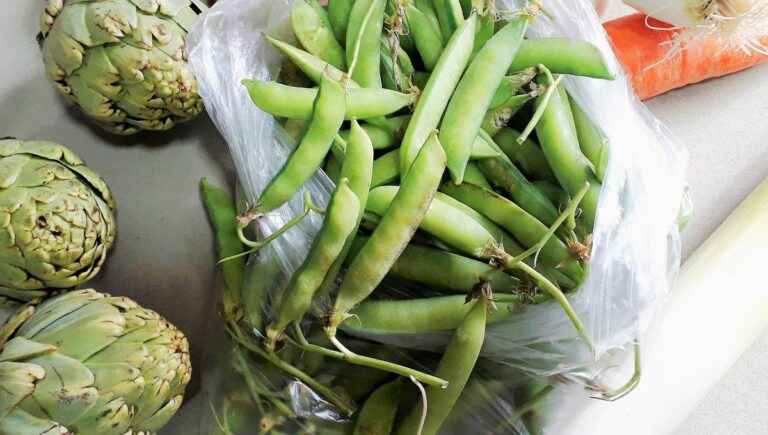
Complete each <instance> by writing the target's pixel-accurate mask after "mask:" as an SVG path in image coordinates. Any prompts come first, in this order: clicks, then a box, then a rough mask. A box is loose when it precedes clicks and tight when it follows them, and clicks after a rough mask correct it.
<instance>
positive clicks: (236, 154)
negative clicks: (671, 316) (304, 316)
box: [189, 0, 687, 433]
mask: <svg viewBox="0 0 768 435" xmlns="http://www.w3.org/2000/svg"><path fill="white" fill-rule="evenodd" d="M290 5H291V0H223V1H220V2H219V3H218V4H216V6H214V7H213V8H212V9H211V10H210V11H208V12H207V13H206V14H205V15H204V16H203V18H202V19H201V20H200V22H199V23H198V24H197V26H196V27H195V28H194V29H193V31H192V32H191V33H190V37H189V59H190V63H191V64H192V66H193V68H194V70H195V72H196V75H197V78H198V81H199V83H200V94H201V95H202V97H203V99H204V102H205V105H206V108H207V110H208V114H209V115H210V117H211V118H212V119H213V121H214V123H215V124H216V125H217V127H218V129H219V131H220V132H221V133H222V135H223V136H224V138H225V139H226V140H227V143H228V144H229V147H230V150H231V153H232V156H233V159H234V161H235V164H236V167H237V170H238V175H239V178H240V183H241V184H242V186H243V189H244V193H245V196H246V198H247V199H248V200H249V202H250V203H252V204H253V203H256V200H257V199H258V197H259V193H260V192H261V190H262V189H263V188H264V187H265V186H266V184H267V182H268V181H269V180H270V178H271V177H272V176H273V175H274V174H275V173H276V172H277V171H278V170H279V169H280V168H281V166H282V165H283V163H284V162H285V160H286V158H287V157H288V155H289V153H290V150H291V149H292V147H293V146H295V145H294V143H293V141H292V139H291V138H290V137H289V136H288V135H287V134H286V133H285V131H283V129H282V128H281V127H280V126H279V124H278V123H277V122H276V121H275V120H274V119H273V117H272V116H271V115H268V114H266V113H264V112H262V111H260V110H259V109H258V108H256V107H255V106H254V105H253V103H252V102H251V101H250V98H249V96H248V94H247V92H246V90H245V88H244V87H243V86H242V85H241V83H240V82H241V80H242V79H245V78H257V79H262V80H268V79H275V78H276V77H277V74H278V71H279V68H280V63H281V58H280V56H279V54H278V52H277V50H275V49H274V48H273V47H272V46H271V45H270V44H269V43H268V42H267V41H266V40H265V38H264V34H270V35H276V36H277V37H279V38H280V39H283V40H287V41H292V40H293V35H292V33H291V31H290V29H289V25H288V21H289V20H288V17H289V11H290ZM497 5H498V7H499V8H500V9H501V10H502V11H503V10H505V9H510V8H517V7H520V6H521V5H520V3H519V2H516V1H514V0H500V1H498V2H497ZM544 6H545V9H546V12H547V15H548V16H547V17H544V16H542V17H539V18H538V19H537V20H535V22H534V23H533V24H532V26H531V29H530V30H529V33H528V35H529V36H532V37H552V36H560V37H568V38H574V39H580V40H586V41H588V42H591V43H592V44H594V45H596V46H597V47H598V48H599V49H600V50H601V52H602V53H603V55H604V57H605V58H606V59H607V62H608V65H609V66H610V68H611V69H612V71H614V72H615V73H616V79H615V80H613V81H604V80H595V79H589V78H581V77H571V76H568V77H567V78H566V79H565V85H566V87H567V89H568V91H569V93H570V94H571V95H572V97H573V98H575V100H576V101H577V102H578V103H579V105H580V106H581V107H582V108H583V109H584V110H585V112H586V113H587V114H588V115H589V116H590V117H591V118H592V120H593V121H595V123H596V124H597V125H599V126H600V127H601V129H602V130H603V132H604V133H605V135H606V136H607V137H608V139H609V141H610V144H611V157H610V162H609V166H608V171H607V174H606V178H605V180H604V184H603V190H602V194H601V198H600V206H599V211H598V217H597V222H596V226H595V229H594V234H593V247H592V253H591V260H590V273H589V275H588V279H587V280H586V281H585V282H584V283H583V284H582V285H581V287H580V288H579V290H578V291H577V292H576V293H574V294H573V295H571V296H570V297H569V299H570V300H571V301H572V303H573V305H574V307H575V309H576V310H577V312H578V314H579V316H580V317H581V319H582V320H583V321H584V323H585V324H586V327H587V330H588V331H589V333H590V335H591V337H592V340H593V342H594V345H595V352H594V353H591V352H589V351H588V350H587V348H586V347H585V346H584V345H583V343H582V342H581V341H579V339H578V336H577V335H576V332H575V331H574V329H573V326H572V324H571V323H570V321H569V320H568V318H567V317H566V316H565V315H564V314H563V312H562V310H561V309H560V307H559V306H558V305H557V304H555V303H546V304H543V305H538V306H530V307H529V308H527V309H526V310H524V311H523V312H521V313H519V314H517V315H515V316H513V317H510V318H509V319H508V320H506V321H503V322H501V323H498V324H494V325H490V326H489V327H488V331H487V335H486V341H485V345H484V347H483V351H482V354H481V357H482V358H483V360H484V361H486V362H487V363H488V364H491V365H495V367H497V368H498V367H504V368H506V369H507V370H506V371H507V372H508V373H509V381H510V383H513V384H519V383H521V382H523V381H522V380H521V379H525V378H526V376H535V377H539V378H548V379H550V380H553V379H554V380H558V381H559V382H561V383H563V382H565V383H571V384H574V385H576V386H577V387H574V388H576V389H577V390H579V391H580V393H579V394H581V395H584V394H585V393H584V386H585V385H586V386H588V387H592V388H595V387H596V386H600V387H601V388H603V389H610V388H611V387H613V386H617V385H620V384H621V383H622V382H623V381H625V380H626V379H622V377H624V376H629V375H631V374H626V373H621V374H613V373H611V372H610V370H607V369H608V368H610V367H612V366H613V363H614V362H615V361H616V360H617V359H621V358H626V357H627V355H628V354H631V353H632V352H631V351H632V349H633V346H632V344H633V343H635V342H636V341H637V340H638V339H639V337H641V336H642V332H643V331H644V330H645V329H646V327H647V325H648V322H649V321H650V320H651V319H652V317H653V315H654V312H655V310H656V308H658V306H659V304H660V303H661V302H663V300H664V297H665V294H666V293H667V291H668V289H669V286H670V282H671V279H672V278H673V277H674V275H675V273H676V272H677V270H678V267H679V262H680V237H679V231H680V229H679V226H678V218H679V215H680V213H681V204H686V194H685V186H686V185H685V170H686V165H687V153H686V151H685V150H684V148H683V147H682V146H681V144H680V143H679V142H678V141H677V140H676V139H675V138H674V137H673V136H672V135H671V133H670V132H669V131H668V130H667V129H666V128H665V127H664V126H663V125H662V124H661V123H660V122H659V121H658V120H656V119H655V118H654V117H653V115H651V114H650V112H648V111H647V109H646V108H645V107H644V106H643V105H642V104H641V103H640V102H639V101H638V100H637V99H636V98H635V97H634V94H633V93H632V91H631V89H630V87H629V84H628V81H627V79H626V77H625V76H624V75H623V73H622V72H621V67H620V65H619V64H618V61H617V60H616V58H615V56H614V55H613V53H612V51H611V47H610V43H609V41H608V39H607V36H606V34H605V32H604V31H603V28H602V26H601V25H600V22H599V19H598V16H597V14H596V13H595V10H594V8H593V6H592V4H591V2H590V1H589V0H576V1H574V0H549V1H545V2H544ZM305 189H306V191H309V192H310V193H311V194H312V196H313V198H315V200H317V201H318V202H319V203H321V204H325V202H327V199H328V197H329V194H330V192H331V190H332V189H333V183H332V182H331V181H330V179H329V178H328V177H327V176H326V175H325V174H324V173H323V172H322V171H318V173H317V174H316V175H315V176H314V177H313V178H312V179H311V180H310V181H309V182H308V183H307V184H306V185H305ZM302 197H303V192H300V193H298V194H296V195H295V196H294V198H293V200H292V201H291V202H290V203H289V204H288V205H286V206H284V207H282V208H280V209H279V210H277V211H275V212H272V213H269V214H268V215H267V217H265V218H264V219H259V220H258V232H259V233H261V234H267V235H268V234H270V233H272V232H274V231H275V230H276V229H277V228H279V227H280V226H282V225H283V224H285V223H286V222H287V221H288V220H290V219H291V218H292V217H293V216H295V215H297V214H299V213H300V212H301V211H302V208H303V202H302ZM682 209H685V207H684V206H682ZM321 222H322V220H321V218H318V217H316V216H313V217H311V218H310V219H307V220H305V221H304V222H303V223H302V224H301V225H299V226H298V227H296V228H294V229H292V230H291V231H289V232H288V233H287V234H286V236H285V237H281V238H280V239H277V240H276V241H275V242H274V243H272V244H271V245H270V246H269V247H268V248H266V249H264V250H263V251H262V252H261V254H260V255H259V257H258V258H257V259H255V260H254V261H252V263H255V266H254V267H259V265H260V264H261V265H262V266H263V265H264V263H270V262H272V263H273V267H271V268H269V269H270V270H271V272H270V273H267V272H260V273H259V279H261V280H262V281H265V282H268V283H269V286H270V289H269V290H268V291H267V293H268V294H273V293H274V292H275V291H279V289H280V288H281V287H282V286H284V285H285V282H286V281H287V279H288V277H290V275H291V274H292V273H293V271H294V270H295V269H296V268H297V267H298V266H299V265H300V264H301V262H302V260H303V258H304V256H305V255H306V253H307V251H308V247H309V246H310V244H311V241H312V237H313V235H314V233H315V232H316V231H317V230H318V228H319V226H320V224H321ZM274 263H277V264H278V265H279V267H274ZM268 300H269V299H268V298H266V299H260V300H256V301H252V302H251V307H250V308H249V309H251V310H258V309H261V310H262V313H266V308H267V307H268ZM260 303H261V304H263V305H262V306H261V307H257V305H259V304H260ZM320 303H321V304H323V302H320ZM325 303H326V304H327V302H325ZM246 311H248V309H246ZM254 333H256V334H258V331H255V332H254ZM366 338H373V339H375V340H376V341H378V342H381V343H385V344H389V345H392V346H394V347H396V348H401V349H412V350H414V351H422V350H429V349H435V348H439V347H440V346H442V345H444V343H446V342H447V340H448V339H449V338H450V334H447V333H446V334H433V335H429V336H418V337H414V336H407V337H398V336H386V337H366ZM478 376H479V375H478ZM487 379H490V380H489V381H487V382H493V381H498V380H499V378H497V379H494V378H493V376H488V377H487ZM476 381H477V383H478V384H483V383H484V382H481V378H479V377H476ZM487 382H485V383H487ZM480 390H483V389H482V388H481V389H480ZM296 391H298V390H296ZM465 394H472V393H471V391H468V392H467V393H465ZM495 397H496V400H495V401H494V405H493V406H492V407H491V409H492V410H495V412H493V411H488V412H490V413H492V414H496V418H495V420H496V421H490V420H491V419H490V418H487V419H485V420H484V421H485V423H483V424H484V425H485V426H487V427H488V428H489V429H490V428H495V427H497V424H498V423H499V422H503V421H504V420H506V419H508V418H509V416H510V413H514V412H513V411H512V410H513V409H514V403H515V401H514V399H513V398H510V399H509V400H506V399H505V396H503V395H502V394H501V393H499V394H497V395H496V396H495ZM304 399H306V395H305V396H304V398H302V399H296V400H294V401H293V402H294V405H297V404H299V403H308V402H306V400H304ZM468 401H472V400H469V399H468ZM310 408H312V406H309V405H307V407H305V408H304V409H305V410H306V409H310ZM488 412H486V414H487V413H488ZM473 415H476V414H473ZM477 418H479V417H477ZM475 419H476V418H475ZM464 423H465V424H466V421H465V422H464ZM486 423H487V424H486ZM514 424H517V423H514ZM514 424H513V425H514ZM517 430H519V431H521V433H524V432H522V431H524V429H523V428H522V427H519V425H518V429H517ZM512 433H514V432H512Z"/></svg>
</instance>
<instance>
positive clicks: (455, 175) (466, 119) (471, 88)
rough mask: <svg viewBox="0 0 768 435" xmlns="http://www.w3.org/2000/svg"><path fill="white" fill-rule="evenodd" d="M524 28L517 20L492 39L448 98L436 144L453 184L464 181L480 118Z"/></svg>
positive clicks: (518, 19) (492, 95)
mask: <svg viewBox="0 0 768 435" xmlns="http://www.w3.org/2000/svg"><path fill="white" fill-rule="evenodd" d="M527 28H528V19H527V18H524V17H520V18H517V19H515V20H513V21H511V22H510V23H509V24H507V25H506V26H504V27H503V28H502V29H501V30H500V31H499V32H498V33H497V34H496V35H494V36H493V37H492V38H491V39H490V40H489V41H488V43H486V44H485V45H484V46H483V48H482V49H481V50H480V51H479V52H478V53H477V56H475V58H474V60H472V63H471V64H470V65H469V67H468V68H467V71H466V72H465V73H464V77H463V78H462V79H461V81H460V82H459V84H458V86H457V87H456V92H455V93H454V94H453V96H452V97H451V101H450V103H449V104H448V108H447V109H446V111H445V115H444V116H443V122H442V124H441V130H440V142H441V143H442V144H443V146H444V147H445V154H446V156H447V158H448V171H449V172H450V174H451V178H452V179H453V181H454V182H455V183H456V184H461V182H462V181H463V180H464V171H465V169H466V166H467V162H469V157H470V154H471V152H472V146H473V143H474V141H475V139H476V138H477V134H478V132H479V131H480V127H481V126H482V123H483V118H484V117H485V114H486V112H487V111H488V109H489V107H490V105H491V102H492V100H493V97H494V94H495V92H496V90H497V89H498V87H499V85H500V84H501V81H502V79H503V78H504V75H505V74H506V72H507V70H508V69H509V66H510V65H511V64H512V59H513V58H514V57H515V53H516V52H517V49H518V47H519V46H520V43H521V42H522V40H523V35H524V34H525V30H526V29H527Z"/></svg>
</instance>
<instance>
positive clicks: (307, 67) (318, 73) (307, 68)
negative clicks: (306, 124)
mask: <svg viewBox="0 0 768 435" xmlns="http://www.w3.org/2000/svg"><path fill="white" fill-rule="evenodd" d="M265 38H266V39H267V41H269V42H270V44H272V45H274V46H275V48H277V49H278V50H280V51H281V52H282V53H283V54H284V55H285V56H286V57H287V58H288V59H289V60H290V61H291V62H293V64H294V65H296V66H297V67H299V69H300V70H301V72H303V73H304V74H306V75H307V77H309V79H310V80H312V81H313V82H315V83H317V84H320V82H321V81H322V79H323V74H324V73H325V74H328V75H329V76H331V77H332V78H333V79H334V80H338V81H342V80H343V79H344V78H345V77H346V73H345V72H344V71H342V70H340V69H338V68H336V67H335V66H333V65H331V64H329V63H328V62H326V61H324V60H322V59H320V58H319V57H317V56H315V55H313V54H312V53H307V52H306V51H304V50H302V49H300V48H298V47H294V46H293V45H291V44H288V43H287V42H283V41H281V40H279V39H275V38H272V37H271V36H265ZM348 83H349V87H351V88H356V87H359V85H358V84H357V83H354V82H352V81H349V82H348Z"/></svg>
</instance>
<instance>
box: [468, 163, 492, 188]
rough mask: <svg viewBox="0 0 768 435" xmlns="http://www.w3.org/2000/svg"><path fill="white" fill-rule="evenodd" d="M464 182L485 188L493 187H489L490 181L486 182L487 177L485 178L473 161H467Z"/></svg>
mask: <svg viewBox="0 0 768 435" xmlns="http://www.w3.org/2000/svg"><path fill="white" fill-rule="evenodd" d="M464 182H466V183H471V184H474V185H476V186H482V187H485V188H486V189H493V187H491V183H489V182H488V179H487V178H485V175H483V172H482V171H481V170H480V168H479V167H478V166H477V164H476V163H474V162H469V164H468V165H467V170H466V172H465V173H464Z"/></svg>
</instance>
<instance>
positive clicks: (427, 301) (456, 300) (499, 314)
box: [344, 293, 524, 337]
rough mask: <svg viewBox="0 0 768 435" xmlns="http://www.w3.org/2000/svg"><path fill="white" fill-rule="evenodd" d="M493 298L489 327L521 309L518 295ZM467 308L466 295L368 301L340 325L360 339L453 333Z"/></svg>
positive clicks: (465, 315) (466, 312) (522, 305)
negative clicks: (353, 316)
mask: <svg viewBox="0 0 768 435" xmlns="http://www.w3.org/2000/svg"><path fill="white" fill-rule="evenodd" d="M493 296H494V303H495V304H496V310H494V311H492V312H491V313H489V315H488V323H489V324H493V323H498V322H501V321H503V320H506V319H508V318H509V317H510V316H511V315H512V314H515V313H519V312H520V311H521V310H522V309H523V307H524V303H523V301H522V298H521V297H520V296H517V295H513V294H502V293H494V294H493ZM471 309H472V304H468V303H467V297H466V295H451V296H437V297H431V298H424V299H392V300H387V299H376V300H369V301H365V302H363V303H362V304H360V305H359V306H358V307H357V308H355V310H354V311H353V314H354V315H355V319H354V320H349V321H348V322H347V323H346V324H344V331H346V332H348V333H350V334H353V335H358V336H361V337H376V336H383V335H392V334H428V333H435V332H442V331H454V330H456V328H458V327H459V326H460V325H461V322H462V321H463V320H464V319H465V318H466V317H467V314H468V313H469V311H470V310H471Z"/></svg>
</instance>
